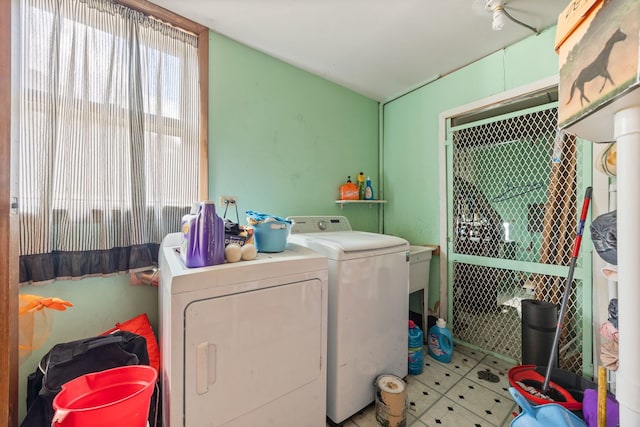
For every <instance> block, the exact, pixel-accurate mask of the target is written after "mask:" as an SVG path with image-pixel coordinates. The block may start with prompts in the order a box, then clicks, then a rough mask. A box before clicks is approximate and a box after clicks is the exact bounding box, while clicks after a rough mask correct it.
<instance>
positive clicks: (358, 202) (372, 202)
mask: <svg viewBox="0 0 640 427" xmlns="http://www.w3.org/2000/svg"><path fill="white" fill-rule="evenodd" d="M336 203H337V204H339V205H340V209H342V208H344V205H348V204H354V205H369V208H371V206H373V205H380V204H383V203H387V201H386V200H336Z"/></svg>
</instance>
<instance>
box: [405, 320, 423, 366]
mask: <svg viewBox="0 0 640 427" xmlns="http://www.w3.org/2000/svg"><path fill="white" fill-rule="evenodd" d="M423 369H424V347H423V346H422V331H421V330H420V328H419V327H418V326H417V325H416V324H415V323H414V321H413V320H409V375H420V374H421V373H422V370H423Z"/></svg>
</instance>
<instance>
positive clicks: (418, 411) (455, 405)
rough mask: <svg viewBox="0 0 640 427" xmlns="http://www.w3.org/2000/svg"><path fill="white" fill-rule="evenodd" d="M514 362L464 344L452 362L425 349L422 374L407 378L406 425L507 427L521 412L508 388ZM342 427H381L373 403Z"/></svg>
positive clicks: (456, 350) (455, 350) (418, 426)
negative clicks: (508, 361)
mask: <svg viewBox="0 0 640 427" xmlns="http://www.w3.org/2000/svg"><path fill="white" fill-rule="evenodd" d="M511 366H512V365H510V364H508V363H506V362H504V361H502V360H500V359H497V358H495V357H493V356H491V355H487V354H484V353H482V352H479V351H476V350H472V349H470V348H468V347H463V346H461V345H456V346H455V349H454V352H453V357H452V359H451V362H450V363H441V362H438V361H436V360H435V359H433V358H431V357H429V355H428V354H427V351H426V349H425V367H424V371H423V373H422V374H420V375H416V376H407V377H406V378H405V381H406V382H407V388H408V402H409V407H408V409H407V427H409V426H412V427H424V426H429V427H506V426H509V425H510V424H511V421H512V420H513V418H514V415H513V414H514V413H517V412H518V411H519V408H518V407H517V406H516V404H515V402H514V401H513V399H512V398H511V395H510V394H509V391H508V387H509V381H508V379H507V371H508V370H509V368H511ZM487 372H490V373H491V374H493V375H490V374H487ZM479 373H480V374H479ZM494 375H495V376H494ZM487 377H489V378H490V379H493V380H494V381H495V380H496V377H497V380H498V381H497V382H491V381H489V380H488V379H486V378H487ZM483 378H484V379H483ZM329 426H331V424H330V423H327V427H329ZM342 426H343V427H378V426H379V424H378V422H377V421H376V410H375V404H373V403H372V404H371V405H369V406H368V407H367V408H365V409H364V410H362V411H360V412H359V413H357V414H355V415H354V416H352V417H351V418H349V419H348V420H347V421H345V422H344V423H343V424H342Z"/></svg>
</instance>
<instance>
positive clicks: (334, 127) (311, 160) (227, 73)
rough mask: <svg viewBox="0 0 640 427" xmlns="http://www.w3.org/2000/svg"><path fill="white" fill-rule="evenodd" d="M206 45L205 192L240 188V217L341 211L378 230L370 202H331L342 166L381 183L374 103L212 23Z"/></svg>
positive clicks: (214, 194)
mask: <svg viewBox="0 0 640 427" xmlns="http://www.w3.org/2000/svg"><path fill="white" fill-rule="evenodd" d="M210 46H211V50H210V61H211V62H210V67H211V70H212V71H211V79H210V99H211V111H210V122H209V123H210V141H209V197H210V198H212V199H213V200H216V201H217V200H218V199H219V196H220V195H233V196H237V197H238V207H239V210H240V220H241V221H242V223H244V221H245V219H244V216H243V212H244V211H245V210H255V211H260V212H267V213H271V214H274V215H280V216H288V215H330V214H334V215H335V214H337V215H340V214H342V215H345V216H347V217H348V218H349V221H350V222H351V224H352V227H353V228H354V229H358V230H365V231H378V208H377V207H375V206H374V207H373V208H369V205H366V206H365V205H357V206H356V205H347V206H345V207H344V209H342V210H341V209H340V207H339V206H338V205H337V204H336V203H335V200H336V199H337V198H338V189H339V186H340V185H341V184H343V183H344V182H345V181H346V179H347V176H348V175H351V179H352V180H353V181H354V182H355V181H356V176H357V174H358V172H360V171H362V172H364V173H365V174H367V175H370V176H371V179H372V182H373V186H374V190H375V189H376V188H377V187H378V185H377V184H378V176H377V173H378V103H377V102H376V101H373V100H371V99H368V98H365V97H363V96H361V95H358V94H356V93H354V92H351V91H349V90H346V89H344V88H343V87H340V86H338V85H336V84H333V83H329V82H328V81H326V80H324V79H322V78H320V77H318V76H315V75H313V74H310V73H307V72H304V71H301V70H299V69H297V68H294V67H292V66H290V65H288V64H285V63H283V62H281V61H279V60H277V59H274V58H272V57H270V56H267V55H265V54H263V53H260V52H257V51H255V50H253V49H249V48H247V47H245V46H243V45H240V44H238V43H236V42H235V41H232V40H230V39H228V38H225V37H223V36H220V35H218V34H216V33H211V36H210ZM219 211H220V209H219ZM228 216H229V215H227V217H228ZM232 218H233V219H235V213H234V214H233V216H232Z"/></svg>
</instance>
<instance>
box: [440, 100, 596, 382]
mask: <svg viewBox="0 0 640 427" xmlns="http://www.w3.org/2000/svg"><path fill="white" fill-rule="evenodd" d="M449 123H451V121H449ZM589 148H590V147H589V146H588V145H587V144H581V143H577V142H576V139H575V138H574V137H572V136H569V135H566V134H564V133H563V132H559V131H558V128H557V103H551V104H546V105H541V106H537V107H534V108H528V109H526V110H522V111H518V112H516V113H510V114H505V115H502V116H497V117H493V118H490V119H484V120H478V121H475V122H473V123H467V124H464V125H460V126H450V127H449V129H448V140H447V149H448V152H447V159H448V166H449V167H448V168H447V171H448V172H447V173H448V187H447V188H448V191H447V193H448V209H447V212H448V225H449V229H448V230H447V233H448V243H449V248H448V251H449V252H448V255H449V258H448V273H449V275H448V292H449V302H450V303H449V318H450V319H451V320H450V321H449V324H450V326H451V328H452V333H453V336H454V337H455V338H456V339H457V340H459V341H460V342H463V343H466V344H469V345H472V346H476V347H478V348H480V349H483V350H486V351H489V352H491V353H493V354H495V355H498V356H502V357H503V358H506V359H509V360H512V361H515V362H520V361H521V357H522V355H521V340H522V338H521V309H520V307H521V301H522V300H523V299H537V300H541V301H547V302H551V303H554V304H557V305H558V306H559V305H560V302H561V300H562V293H563V291H564V287H565V282H566V277H567V275H568V265H569V263H570V258H571V252H572V249H573V243H574V238H575V233H576V224H577V221H578V215H579V209H580V208H581V206H578V202H579V201H581V200H582V199H581V197H578V195H579V194H582V193H583V191H584V188H585V187H586V186H588V185H590V181H591V175H590V168H587V167H583V165H588V166H590V164H591V152H590V150H589ZM583 173H586V174H587V175H586V176H583ZM578 199H579V200H578ZM590 245H591V241H590V239H587V240H586V241H583V247H582V251H581V254H580V257H579V259H578V263H577V265H576V274H575V275H574V281H573V287H572V291H571V294H570V298H569V303H568V306H567V313H566V315H565V319H564V320H565V321H564V324H563V333H562V335H561V338H560V342H559V347H558V348H559V367H560V368H562V369H565V370H568V371H571V372H574V373H577V374H590V373H591V372H590V371H592V369H593V367H592V349H591V343H592V341H591V333H592V327H591V258H590V254H591V250H590V248H587V246H590ZM585 249H586V250H585ZM585 254H586V255H585Z"/></svg>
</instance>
